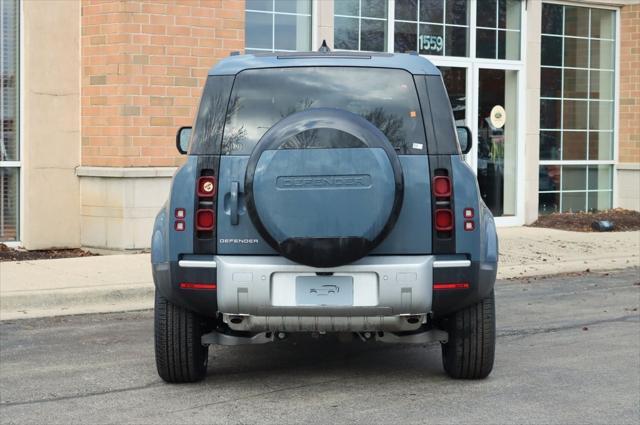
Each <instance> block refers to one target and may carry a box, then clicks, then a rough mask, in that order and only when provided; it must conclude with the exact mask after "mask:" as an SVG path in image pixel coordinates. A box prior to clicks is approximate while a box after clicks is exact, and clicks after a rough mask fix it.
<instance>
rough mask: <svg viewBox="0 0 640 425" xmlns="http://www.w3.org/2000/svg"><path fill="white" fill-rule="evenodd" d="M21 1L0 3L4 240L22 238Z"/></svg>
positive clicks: (0, 230)
mask: <svg viewBox="0 0 640 425" xmlns="http://www.w3.org/2000/svg"><path fill="white" fill-rule="evenodd" d="M18 10H19V3H18V0H3V1H1V2H0V23H1V24H2V25H1V28H2V29H1V30H0V31H1V33H0V40H1V41H2V45H1V46H0V49H1V53H0V55H2V56H1V57H0V65H1V66H0V78H1V79H2V85H1V86H0V117H1V119H2V126H1V127H0V242H6V241H17V240H18V237H19V235H18V227H19V226H18V217H19V202H20V198H19V193H20V186H19V185H20V147H19V138H18V63H19V62H18Z"/></svg>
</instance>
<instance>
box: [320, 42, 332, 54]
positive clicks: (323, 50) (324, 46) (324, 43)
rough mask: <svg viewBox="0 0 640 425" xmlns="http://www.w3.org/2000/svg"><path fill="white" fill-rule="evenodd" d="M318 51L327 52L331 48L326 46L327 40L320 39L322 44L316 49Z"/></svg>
mask: <svg viewBox="0 0 640 425" xmlns="http://www.w3.org/2000/svg"><path fill="white" fill-rule="evenodd" d="M318 51H319V52H320V53H329V52H330V51H331V49H330V48H329V46H327V40H322V46H320V48H319V49H318Z"/></svg>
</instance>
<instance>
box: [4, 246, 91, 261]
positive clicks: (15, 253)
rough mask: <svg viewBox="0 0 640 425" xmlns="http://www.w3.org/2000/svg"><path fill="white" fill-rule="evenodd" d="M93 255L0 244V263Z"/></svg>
mask: <svg viewBox="0 0 640 425" xmlns="http://www.w3.org/2000/svg"><path fill="white" fill-rule="evenodd" d="M94 255H97V254H93V253H91V252H89V251H85V250H83V249H79V248H74V249H39V250H34V251H27V250H26V249H13V248H9V247H8V246H6V245H5V244H2V243H0V262H1V261H28V260H48V259H52V258H71V257H91V256H94Z"/></svg>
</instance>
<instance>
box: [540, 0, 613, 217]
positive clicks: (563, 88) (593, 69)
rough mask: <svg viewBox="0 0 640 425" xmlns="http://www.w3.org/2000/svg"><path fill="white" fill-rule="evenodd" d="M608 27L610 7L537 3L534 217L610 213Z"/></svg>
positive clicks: (610, 44)
mask: <svg viewBox="0 0 640 425" xmlns="http://www.w3.org/2000/svg"><path fill="white" fill-rule="evenodd" d="M614 30H615V11H613V10H605V9H594V8H586V7H578V6H568V5H558V4H549V3H544V4H543V5H542V39H541V43H542V52H541V72H540V87H541V89H540V96H541V98H540V174H539V183H540V184H539V190H540V196H539V202H540V204H539V210H540V213H550V212H555V211H563V212H564V211H585V210H598V209H603V208H611V197H612V187H613V178H612V174H613V135H614V126H613V124H614V115H613V114H614V81H615V69H614V68H615V66H614V64H615V61H614V60H615V58H614V53H615V40H614V34H615V31H614ZM592 161H598V163H591V162H592ZM576 162H577V163H576ZM603 162H604V163H603Z"/></svg>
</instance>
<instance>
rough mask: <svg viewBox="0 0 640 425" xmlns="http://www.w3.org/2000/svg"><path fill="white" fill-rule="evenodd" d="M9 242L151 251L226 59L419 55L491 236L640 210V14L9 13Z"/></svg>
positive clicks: (442, 9) (102, 7)
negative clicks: (320, 53)
mask: <svg viewBox="0 0 640 425" xmlns="http://www.w3.org/2000/svg"><path fill="white" fill-rule="evenodd" d="M0 2H1V5H2V8H1V11H0V13H1V15H0V18H1V21H2V32H1V37H2V38H1V44H2V55H1V60H2V63H1V69H2V82H3V84H2V95H1V98H0V112H1V115H2V119H3V126H2V138H1V139H0V141H1V143H2V145H0V241H3V242H5V243H10V244H15V245H22V246H24V247H26V248H29V249H37V248H50V247H76V246H87V247H96V248H110V249H142V248H147V247H148V246H149V244H150V240H149V239H150V232H151V228H152V223H153V218H154V216H155V214H156V212H157V211H158V209H159V208H160V206H161V205H162V204H163V203H164V201H165V198H166V196H167V193H168V190H169V183H170V180H171V177H172V175H173V173H174V172H175V169H176V167H177V166H179V165H180V164H181V163H182V161H183V157H180V156H179V155H178V154H177V152H176V149H175V133H176V130H177V129H178V128H179V127H181V126H185V125H191V123H192V121H193V117H194V114H195V109H196V107H197V102H198V100H199V95H200V92H201V90H202V87H203V86H204V82H205V78H206V74H207V70H208V69H209V68H210V67H211V66H212V65H213V64H215V62H216V61H218V60H219V59H221V58H224V57H226V56H228V55H229V54H230V53H231V52H233V51H246V52H247V53H255V52H264V51H305V50H316V49H317V48H318V47H319V46H320V44H321V43H322V41H323V40H326V41H327V43H328V45H329V46H330V47H331V48H333V49H335V50H347V51H349V50H363V51H379V52H417V53H418V54H420V55H424V56H425V57H427V58H429V59H430V60H432V61H433V62H434V63H435V64H436V65H437V66H438V67H439V68H440V70H441V72H442V74H443V78H444V81H445V84H446V86H447V89H448V92H449V97H450V100H451V104H452V107H453V110H454V115H455V119H456V121H457V122H458V123H459V124H460V125H467V126H468V127H469V128H470V129H471V131H472V133H473V135H474V147H473V149H472V151H471V152H470V153H469V154H468V155H467V157H466V159H467V161H468V163H469V165H470V166H471V167H472V168H473V169H474V170H476V173H477V176H478V183H479V186H480V190H481V193H482V196H483V199H484V201H485V203H486V204H487V205H488V206H489V207H490V208H491V210H492V211H493V213H494V215H495V216H496V217H497V222H498V225H522V224H525V223H530V222H532V221H534V220H535V219H536V218H537V217H538V215H539V214H546V213H549V212H553V211H591V210H601V209H607V208H611V207H625V208H632V209H640V105H639V103H640V4H639V3H640V2H638V1H635V0H613V1H601V0H580V1H556V0H548V1H540V0H318V1H312V0H246V1H242V0H78V1H66V0H49V1H46V2H42V1H31V0H0Z"/></svg>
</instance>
